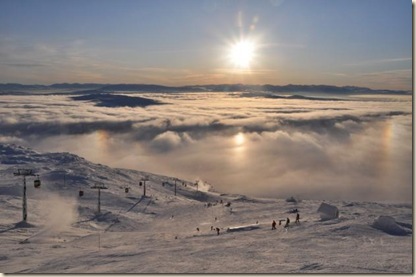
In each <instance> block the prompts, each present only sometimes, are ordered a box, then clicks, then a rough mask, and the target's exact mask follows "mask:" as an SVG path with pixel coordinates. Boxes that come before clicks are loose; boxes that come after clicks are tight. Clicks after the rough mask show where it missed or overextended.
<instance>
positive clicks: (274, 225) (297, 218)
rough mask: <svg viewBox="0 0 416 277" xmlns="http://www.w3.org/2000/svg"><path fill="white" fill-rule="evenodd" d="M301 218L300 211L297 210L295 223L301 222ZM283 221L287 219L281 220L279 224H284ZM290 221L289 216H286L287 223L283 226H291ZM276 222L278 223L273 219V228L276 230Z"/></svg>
mask: <svg viewBox="0 0 416 277" xmlns="http://www.w3.org/2000/svg"><path fill="white" fill-rule="evenodd" d="M299 219H300V215H299V213H298V212H296V220H295V223H297V224H299V223H300V221H299ZM282 221H285V220H284V219H281V220H279V225H282ZM289 223H290V219H289V218H288V217H287V218H286V224H285V226H283V227H284V228H288V227H289ZM276 224H277V223H276V221H275V220H273V222H272V230H276Z"/></svg>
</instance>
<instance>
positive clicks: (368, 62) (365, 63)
mask: <svg viewBox="0 0 416 277" xmlns="http://www.w3.org/2000/svg"><path fill="white" fill-rule="evenodd" d="M411 61H412V58H411V57H409V58H406V57H404V58H390V59H377V60H367V61H360V62H356V63H348V64H345V66H365V65H375V64H383V63H397V62H411Z"/></svg>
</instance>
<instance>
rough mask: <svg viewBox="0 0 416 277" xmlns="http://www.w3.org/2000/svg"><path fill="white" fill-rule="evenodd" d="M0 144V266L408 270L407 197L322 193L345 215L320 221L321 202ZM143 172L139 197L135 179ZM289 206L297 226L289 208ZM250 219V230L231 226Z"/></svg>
mask: <svg viewBox="0 0 416 277" xmlns="http://www.w3.org/2000/svg"><path fill="white" fill-rule="evenodd" d="M0 147H1V148H2V149H1V150H2V151H0V152H1V153H3V154H1V155H7V156H8V161H10V160H12V158H11V157H13V158H14V160H16V164H7V165H5V164H0V177H1V180H2V182H1V183H0V207H1V210H2V216H1V220H0V243H1V245H2V250H1V252H0V271H1V272H5V273H412V258H413V256H412V255H413V254H412V233H411V231H412V226H413V222H412V218H413V214H412V205H411V204H406V203H404V204H403V203H374V202H353V201H346V200H344V201H326V202H328V203H330V204H332V205H335V206H336V207H338V209H339V211H340V216H339V218H337V219H332V220H328V221H322V220H321V219H320V217H319V214H318V213H317V209H318V207H319V205H320V204H321V203H322V201H317V200H302V201H301V202H298V203H290V202H287V201H286V200H284V199H255V198H247V197H243V196H241V195H226V194H224V195H221V194H219V193H214V192H212V191H210V190H209V187H206V186H204V191H203V192H202V191H197V190H196V187H195V186H194V185H193V182H192V181H189V182H187V181H185V182H186V184H187V186H186V187H185V186H183V185H182V182H179V183H180V185H177V196H175V195H174V193H173V189H174V188H173V185H172V184H173V181H172V178H170V177H167V176H159V175H154V174H151V173H144V172H138V171H133V170H123V169H111V168H109V167H107V166H103V165H97V164H93V163H90V162H88V161H86V160H84V159H82V158H79V157H76V156H74V155H71V154H68V153H65V154H64V153H63V154H60V155H61V156H59V155H58V154H39V153H35V152H32V151H31V150H29V149H24V148H21V147H17V146H12V145H1V144H0ZM58 157H59V158H58ZM22 164H23V165H24V167H28V168H35V169H37V170H38V171H39V174H40V175H41V177H42V186H41V188H40V189H35V188H33V178H32V177H28V179H27V180H28V181H27V184H28V190H27V192H28V222H29V223H30V224H33V225H34V226H33V227H31V228H21V227H19V226H15V224H16V223H18V222H19V221H20V220H21V217H22V209H21V207H22V203H21V201H22V198H21V193H22V178H21V177H16V176H13V172H14V171H15V170H16V168H22ZM59 172H60V173H59ZM63 173H66V174H67V175H66V176H67V177H66V181H65V185H64V184H63V182H62V176H63ZM145 176H148V177H149V181H148V182H147V188H146V189H147V192H146V197H143V196H142V194H143V188H142V187H140V186H139V185H138V182H139V180H141V178H143V177H145ZM163 182H170V184H165V185H164V186H162V183H163ZM97 183H103V184H105V185H106V186H107V187H108V189H107V190H102V191H101V197H102V198H101V214H100V215H96V214H95V212H96V210H97V191H96V190H92V189H89V187H90V186H92V185H94V184H97ZM127 186H128V187H130V188H131V189H130V191H129V193H128V194H126V193H125V192H124V188H125V187H127ZM201 187H202V186H201ZM79 189H83V191H84V193H85V194H84V196H83V197H78V190H79ZM220 200H222V201H223V204H221V203H220V202H219V201H220ZM227 202H230V203H231V206H230V207H227V206H226V205H225V204H226V203H227ZM207 203H211V204H212V206H210V207H207ZM294 208H297V209H298V210H299V212H300V216H301V218H300V221H301V222H300V224H295V223H294V221H295V215H296V214H293V213H289V211H290V210H292V209H294ZM54 211H55V212H58V216H56V214H54ZM379 216H391V217H393V218H394V220H395V221H396V222H397V223H398V225H399V226H401V227H400V228H404V229H405V230H407V231H409V232H410V233H409V234H408V235H404V236H396V235H390V234H388V233H386V232H384V231H383V230H380V229H376V228H374V227H373V226H372V224H373V222H374V221H375V220H376V219H377V218H378V217H379ZM286 217H289V218H290V219H291V224H290V227H289V228H288V230H287V231H286V230H285V229H284V228H283V224H284V222H283V224H282V225H278V226H277V230H271V222H272V220H276V221H277V222H278V220H280V219H286ZM257 222H258V227H259V228H257V229H252V230H244V229H243V230H241V231H238V232H227V228H229V227H238V226H241V227H244V226H250V225H253V224H257ZM211 226H213V227H214V228H216V227H218V228H220V234H219V235H217V233H216V231H215V230H211ZM196 228H199V231H197V229H196ZM248 229H249V228H248ZM26 239H27V242H28V243H21V242H23V241H25V240H26Z"/></svg>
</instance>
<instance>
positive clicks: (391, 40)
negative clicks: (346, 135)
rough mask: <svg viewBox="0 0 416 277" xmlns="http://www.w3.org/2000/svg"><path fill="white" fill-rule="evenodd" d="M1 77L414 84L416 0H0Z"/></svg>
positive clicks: (405, 87)
mask: <svg viewBox="0 0 416 277" xmlns="http://www.w3.org/2000/svg"><path fill="white" fill-rule="evenodd" d="M242 42H243V44H242ZM244 43H246V44H244ZM241 45H243V47H242V48H241V47H240V48H239V46H241ZM244 45H246V46H247V45H249V47H244ZM247 48H249V49H247ZM235 49H240V50H241V49H242V50H241V51H240V52H238V53H236V50H235ZM241 52H242V53H241ZM235 56H237V58H235ZM232 57H234V58H232ZM236 59H237V60H236ZM0 82H1V83H23V84H53V83H62V82H68V83H73V82H79V83H86V82H95V83H148V84H162V85H173V86H180V85H201V84H221V83H245V84H273V85H286V84H327V85H337V86H344V85H356V86H364V87H370V88H374V89H398V90H411V88H412V2H411V1H409V0H349V1H345V0H342V1H341V0H313V1H311V0H291V1H287V0H245V1H244V0H240V1H237V0H222V1H219V0H201V1H191V0H188V1H187V0H169V1H162V0H154V1H143V0H134V1H133V0H120V1H107V0H99V1H98V0H96V1H94V0H88V1H80V0H72V1H63V0H53V1H50V0H31V1H23V0H2V1H0Z"/></svg>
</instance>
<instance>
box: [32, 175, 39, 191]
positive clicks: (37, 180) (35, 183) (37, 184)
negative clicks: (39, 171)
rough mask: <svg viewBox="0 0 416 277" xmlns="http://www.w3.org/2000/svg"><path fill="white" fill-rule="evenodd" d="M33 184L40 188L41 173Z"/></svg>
mask: <svg viewBox="0 0 416 277" xmlns="http://www.w3.org/2000/svg"><path fill="white" fill-rule="evenodd" d="M33 186H34V187H35V188H40V179H39V175H37V178H36V180H35V181H34V182H33Z"/></svg>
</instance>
